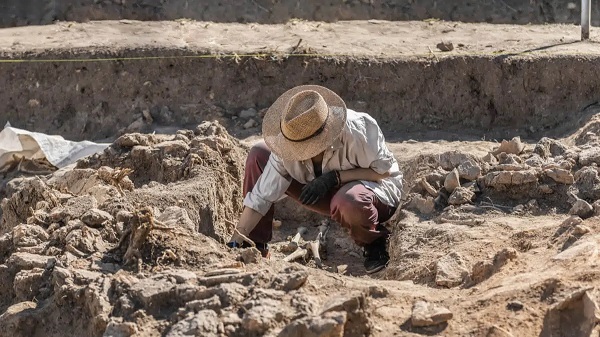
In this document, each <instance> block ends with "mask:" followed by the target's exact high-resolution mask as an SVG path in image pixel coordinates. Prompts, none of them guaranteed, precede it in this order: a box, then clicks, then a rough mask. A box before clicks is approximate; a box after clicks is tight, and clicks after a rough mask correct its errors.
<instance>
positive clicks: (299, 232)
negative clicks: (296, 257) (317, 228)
mask: <svg viewBox="0 0 600 337" xmlns="http://www.w3.org/2000/svg"><path fill="white" fill-rule="evenodd" d="M306 233H308V228H306V227H304V226H300V227H298V230H297V231H296V235H294V238H292V241H290V243H289V244H288V248H289V249H290V250H292V249H297V248H298V247H299V245H300V239H301V238H302V236H303V235H306Z"/></svg>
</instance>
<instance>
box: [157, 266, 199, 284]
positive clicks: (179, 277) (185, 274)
mask: <svg viewBox="0 0 600 337" xmlns="http://www.w3.org/2000/svg"><path fill="white" fill-rule="evenodd" d="M163 274H164V275H165V276H167V277H172V278H174V279H175V281H176V282H177V283H178V284H181V283H194V282H195V281H196V279H198V275H196V273H194V272H192V271H189V270H185V269H172V270H167V271H164V272H163Z"/></svg>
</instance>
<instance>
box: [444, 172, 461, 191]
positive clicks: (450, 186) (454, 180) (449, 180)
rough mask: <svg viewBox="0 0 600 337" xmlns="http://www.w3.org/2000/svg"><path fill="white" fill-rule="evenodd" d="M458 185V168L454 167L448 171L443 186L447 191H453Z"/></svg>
mask: <svg viewBox="0 0 600 337" xmlns="http://www.w3.org/2000/svg"><path fill="white" fill-rule="evenodd" d="M459 186H460V178H459V175H458V170H457V169H454V170H452V172H450V173H448V175H447V176H446V179H445V180H444V188H445V189H446V191H448V193H452V192H454V189H455V188H457V187H459Z"/></svg>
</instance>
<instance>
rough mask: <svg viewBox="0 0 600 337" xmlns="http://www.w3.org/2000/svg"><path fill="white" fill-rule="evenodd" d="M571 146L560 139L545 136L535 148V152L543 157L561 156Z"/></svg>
mask: <svg viewBox="0 0 600 337" xmlns="http://www.w3.org/2000/svg"><path fill="white" fill-rule="evenodd" d="M568 149H569V148H568V147H567V146H566V145H564V144H563V143H561V142H559V141H558V140H555V139H552V138H548V137H543V138H542V139H540V141H539V142H537V144H536V145H535V147H534V148H533V152H534V153H535V154H537V155H539V156H541V157H542V158H549V157H556V156H561V155H563V154H565V152H567V150H568Z"/></svg>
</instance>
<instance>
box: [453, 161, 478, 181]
mask: <svg viewBox="0 0 600 337" xmlns="http://www.w3.org/2000/svg"><path fill="white" fill-rule="evenodd" d="M457 170H458V175H459V176H460V177H461V178H463V179H467V180H471V181H472V180H475V179H477V178H479V176H480V175H481V166H479V164H477V163H476V162H474V161H473V160H467V161H465V162H463V163H462V164H460V165H458V168H457Z"/></svg>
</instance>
